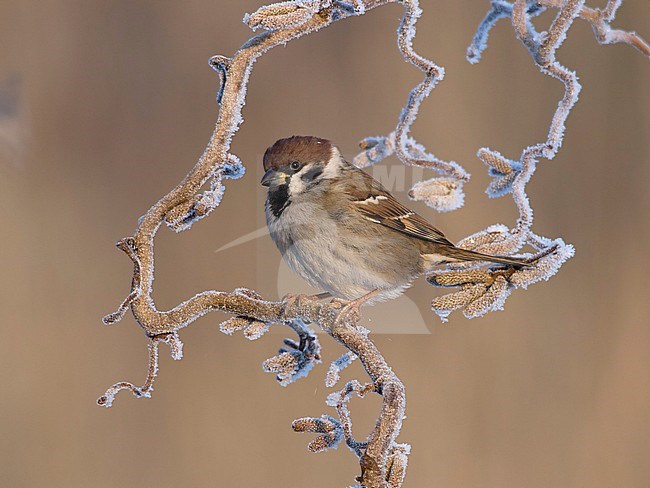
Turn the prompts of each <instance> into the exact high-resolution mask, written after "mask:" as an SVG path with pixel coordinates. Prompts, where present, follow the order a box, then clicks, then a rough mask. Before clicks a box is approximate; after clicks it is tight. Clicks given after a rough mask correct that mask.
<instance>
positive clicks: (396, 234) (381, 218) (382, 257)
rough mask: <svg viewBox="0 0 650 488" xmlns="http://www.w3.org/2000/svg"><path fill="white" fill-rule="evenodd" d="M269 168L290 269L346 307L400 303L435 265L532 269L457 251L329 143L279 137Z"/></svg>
mask: <svg viewBox="0 0 650 488" xmlns="http://www.w3.org/2000/svg"><path fill="white" fill-rule="evenodd" d="M264 169H265V170H266V173H265V174H264V177H263V178H262V185H264V186H266V187H268V194H267V199H266V221H267V224H268V227H269V231H270V233H271V237H272V239H273V241H274V242H275V244H276V245H277V247H278V249H279V250H280V252H281V253H282V255H283V257H284V259H285V260H286V262H287V264H288V265H289V267H290V268H291V269H292V270H293V271H295V272H296V273H298V274H299V275H300V276H302V277H303V278H304V279H305V280H307V281H308V282H309V283H310V284H311V285H313V286H315V287H316V288H319V289H322V290H324V291H326V292H328V293H329V294H330V295H331V296H333V297H335V298H339V299H343V300H346V301H350V302H349V304H348V308H350V307H351V308H354V309H355V310H357V309H358V307H359V306H360V305H361V304H363V303H374V302H378V301H382V300H386V299H389V298H395V297H397V296H399V295H401V294H402V293H403V292H404V290H406V289H407V288H408V287H409V286H411V284H412V282H413V280H414V279H415V278H417V277H418V276H420V275H421V274H423V273H424V272H425V271H426V270H428V269H430V268H431V267H433V266H435V265H438V264H443V263H450V262H457V261H490V262H494V263H500V264H504V265H510V266H518V267H520V266H529V265H530V264H529V263H527V262H526V261H524V260H520V259H516V258H510V257H505V256H489V255H486V254H480V253H477V252H474V251H469V250H466V249H460V248H458V247H456V246H455V245H454V244H452V243H451V242H450V241H448V240H447V238H446V237H445V236H444V234H443V233H442V232H440V231H439V230H438V229H436V228H435V227H433V226H432V225H431V224H429V223H428V222H427V221H426V220H425V219H423V218H422V217H420V216H419V215H418V214H416V213H415V212H413V211H411V210H409V209H408V208H406V207H405V206H404V205H402V204H401V203H399V202H398V201H397V200H396V199H395V198H394V197H393V196H392V195H391V194H390V193H388V191H387V190H386V189H385V188H384V187H383V186H382V185H381V184H380V183H379V182H378V181H376V180H374V179H373V178H372V177H371V176H370V175H368V174H367V173H365V172H363V171H361V170H360V169H358V168H357V167H355V166H353V165H352V164H350V163H348V162H347V161H346V160H345V159H344V158H343V157H342V156H341V152H340V151H339V149H338V148H337V147H336V146H335V145H334V144H332V143H331V142H330V141H328V140H327V139H320V138H318V137H311V136H293V137H289V138H286V139H280V140H279V141H277V142H276V143H275V144H273V145H272V146H271V147H269V148H268V149H267V150H266V152H265V153H264ZM349 311H351V310H349Z"/></svg>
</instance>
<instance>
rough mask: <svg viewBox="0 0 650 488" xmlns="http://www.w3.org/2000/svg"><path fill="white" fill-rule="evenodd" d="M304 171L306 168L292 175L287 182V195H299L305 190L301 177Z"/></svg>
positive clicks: (305, 186)
mask: <svg viewBox="0 0 650 488" xmlns="http://www.w3.org/2000/svg"><path fill="white" fill-rule="evenodd" d="M306 169H307V166H305V167H304V168H303V169H301V170H300V171H298V172H297V173H296V174H294V175H293V176H292V177H291V179H290V180H289V195H299V194H300V193H302V192H303V191H305V189H306V188H307V185H306V184H305V182H304V181H303V179H302V175H303V174H304V172H305V170H306Z"/></svg>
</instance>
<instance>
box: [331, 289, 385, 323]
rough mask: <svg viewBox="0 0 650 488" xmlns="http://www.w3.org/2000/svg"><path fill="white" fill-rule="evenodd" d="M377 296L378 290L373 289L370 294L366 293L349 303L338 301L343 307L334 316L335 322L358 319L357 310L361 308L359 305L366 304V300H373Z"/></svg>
mask: <svg viewBox="0 0 650 488" xmlns="http://www.w3.org/2000/svg"><path fill="white" fill-rule="evenodd" d="M377 294H379V290H378V289H375V290H372V291H371V292H370V293H366V294H365V295H363V296H361V297H359V298H356V299H354V300H350V301H349V302H347V303H346V302H344V301H342V300H340V302H341V303H344V304H345V305H344V306H343V308H342V309H341V311H340V312H339V314H338V315H337V316H336V322H337V323H340V322H343V321H349V320H350V319H352V318H354V319H356V320H358V319H359V309H360V308H361V305H363V304H364V303H366V302H367V301H368V300H370V299H371V298H373V297H374V296H376V295H377Z"/></svg>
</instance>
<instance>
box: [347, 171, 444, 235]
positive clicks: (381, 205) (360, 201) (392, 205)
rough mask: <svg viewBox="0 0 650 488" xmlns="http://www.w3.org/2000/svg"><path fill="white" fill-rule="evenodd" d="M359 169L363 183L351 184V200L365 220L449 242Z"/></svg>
mask: <svg viewBox="0 0 650 488" xmlns="http://www.w3.org/2000/svg"><path fill="white" fill-rule="evenodd" d="M359 173H361V174H362V175H363V176H362V181H363V184H362V185H355V187H356V188H355V190H356V191H353V192H352V195H353V199H352V204H353V205H354V206H355V207H356V208H357V209H358V210H359V211H360V212H361V214H362V215H363V216H364V217H365V218H366V219H367V220H369V221H371V222H374V223H376V224H381V225H383V226H385V227H388V228H390V229H393V230H396V231H398V232H402V233H403V234H407V235H409V236H412V237H417V238H419V239H423V240H425V241H430V242H435V243H439V244H444V245H450V246H453V244H452V243H451V242H449V240H448V239H447V238H446V237H445V235H444V234H443V233H442V232H440V231H439V230H438V229H436V228H435V227H434V226H433V225H431V224H430V223H429V222H427V221H426V220H425V219H424V218H422V217H420V216H419V215H418V214H416V213H415V212H413V211H412V210H410V209H409V208H407V207H405V206H404V205H402V204H401V203H399V202H398V201H397V200H396V199H395V197H393V195H391V194H390V193H388V191H387V190H386V189H385V188H384V187H383V186H382V185H381V184H380V183H379V182H377V181H376V180H374V179H373V178H372V177H371V176H370V175H368V174H366V173H364V172H362V171H359Z"/></svg>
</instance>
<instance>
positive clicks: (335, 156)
mask: <svg viewBox="0 0 650 488" xmlns="http://www.w3.org/2000/svg"><path fill="white" fill-rule="evenodd" d="M342 166H343V156H341V152H340V151H339V150H338V149H337V148H336V147H332V155H331V156H330V160H329V161H328V162H327V164H326V165H325V171H323V178H327V179H330V178H336V177H337V176H339V174H340V173H341V167H342Z"/></svg>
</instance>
